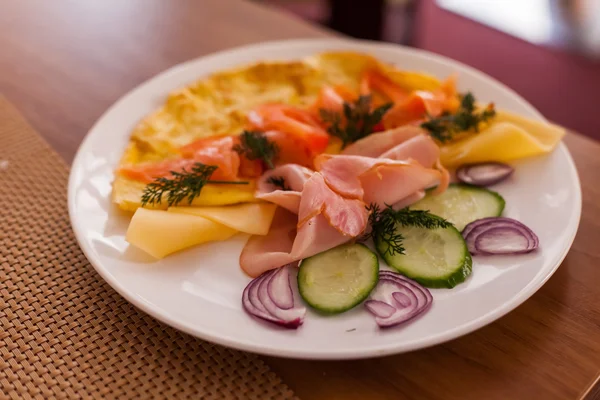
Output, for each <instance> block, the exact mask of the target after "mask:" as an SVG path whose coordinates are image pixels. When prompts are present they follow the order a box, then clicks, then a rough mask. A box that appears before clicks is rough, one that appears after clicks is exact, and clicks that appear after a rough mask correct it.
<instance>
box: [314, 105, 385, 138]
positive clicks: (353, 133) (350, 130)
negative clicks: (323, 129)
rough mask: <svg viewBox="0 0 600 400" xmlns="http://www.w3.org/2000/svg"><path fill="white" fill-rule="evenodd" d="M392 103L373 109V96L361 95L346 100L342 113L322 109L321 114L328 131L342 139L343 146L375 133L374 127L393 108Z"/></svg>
mask: <svg viewBox="0 0 600 400" xmlns="http://www.w3.org/2000/svg"><path fill="white" fill-rule="evenodd" d="M392 106H393V104H392V103H387V104H384V105H382V106H379V107H377V108H376V109H374V110H373V111H371V96H370V95H368V96H360V97H359V98H358V99H357V100H356V101H355V102H354V103H347V102H345V103H344V105H343V107H342V110H343V111H342V113H341V114H343V117H344V118H342V115H341V114H340V113H336V112H332V111H329V110H325V109H320V110H319V114H320V116H321V119H322V120H323V122H325V123H327V124H328V128H327V131H328V132H329V134H330V135H332V136H335V137H338V138H340V139H341V140H342V148H344V147H346V146H347V145H349V144H351V143H354V142H356V141H357V140H359V139H362V138H364V137H366V136H369V135H370V134H371V133H373V128H374V127H375V125H377V124H378V123H379V122H381V119H382V118H383V116H384V115H385V113H386V112H387V111H388V110H389V109H390V108H392Z"/></svg>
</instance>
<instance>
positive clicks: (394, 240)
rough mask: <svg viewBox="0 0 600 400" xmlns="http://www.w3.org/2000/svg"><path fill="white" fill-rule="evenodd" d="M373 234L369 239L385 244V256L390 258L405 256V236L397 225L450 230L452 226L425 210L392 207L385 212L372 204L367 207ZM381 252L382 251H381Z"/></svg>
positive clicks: (386, 208) (371, 233)
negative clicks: (403, 243)
mask: <svg viewBox="0 0 600 400" xmlns="http://www.w3.org/2000/svg"><path fill="white" fill-rule="evenodd" d="M367 210H368V211H369V212H370V214H369V224H370V225H371V232H370V233H369V235H368V236H367V238H368V237H372V238H373V240H374V241H377V242H380V243H383V244H384V246H385V251H384V252H383V255H387V254H389V255H390V256H393V255H396V254H404V246H402V241H403V240H404V236H402V234H400V233H398V231H397V230H396V225H397V224H400V225H402V226H416V227H419V228H425V229H436V228H448V227H449V226H452V224H451V223H450V222H448V221H446V220H445V219H443V218H441V217H438V216H437V215H433V214H431V213H430V212H429V211H425V210H410V209H409V208H408V207H407V208H403V209H401V210H394V209H393V208H392V206H389V205H388V206H386V207H385V208H384V209H383V210H381V209H380V207H379V206H378V205H377V204H374V203H371V204H370V205H368V206H367ZM380 250H381V249H380Z"/></svg>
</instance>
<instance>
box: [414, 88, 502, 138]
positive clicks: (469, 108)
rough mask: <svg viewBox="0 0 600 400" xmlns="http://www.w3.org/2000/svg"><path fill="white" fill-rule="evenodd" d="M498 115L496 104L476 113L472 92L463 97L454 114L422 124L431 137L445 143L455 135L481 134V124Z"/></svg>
mask: <svg viewBox="0 0 600 400" xmlns="http://www.w3.org/2000/svg"><path fill="white" fill-rule="evenodd" d="M495 115H496V110H495V108H494V103H490V104H488V106H487V107H486V108H485V109H484V110H483V111H481V112H476V111H475V96H473V94H472V93H471V92H468V93H466V94H465V95H463V96H462V99H461V102H460V107H459V108H458V110H457V111H456V113H454V114H449V113H445V114H442V115H440V116H439V117H435V118H429V119H428V120H427V121H425V122H423V123H422V124H421V127H422V128H424V129H427V130H428V131H429V133H430V134H431V136H433V137H434V138H435V139H437V140H439V141H440V142H442V143H445V142H447V141H449V140H451V139H452V138H453V137H454V135H455V134H457V133H460V132H465V131H469V130H473V131H475V132H479V124H480V123H482V122H486V121H488V120H489V119H490V118H492V117H494V116H495Z"/></svg>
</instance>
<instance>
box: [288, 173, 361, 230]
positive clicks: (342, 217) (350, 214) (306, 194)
mask: <svg viewBox="0 0 600 400" xmlns="http://www.w3.org/2000/svg"><path fill="white" fill-rule="evenodd" d="M317 215H323V216H324V217H325V219H326V220H327V222H328V223H329V225H331V226H332V227H333V228H335V229H336V230H338V231H339V232H340V233H341V234H343V235H345V236H350V237H356V236H358V235H360V234H361V233H362V232H363V231H364V230H365V227H366V226H367V220H368V218H369V214H368V212H367V210H366V207H365V204H364V203H363V202H362V201H360V200H356V199H348V198H345V197H342V196H340V195H339V194H338V193H336V192H334V191H333V190H331V189H330V188H329V186H327V184H326V183H325V179H324V178H323V175H321V174H319V173H315V174H313V176H311V177H310V179H309V180H308V181H307V182H306V184H305V185H304V191H303V192H302V200H301V201H300V211H299V213H298V228H302V227H303V226H304V225H305V224H306V223H307V222H308V221H310V220H311V219H312V218H313V217H315V216H317Z"/></svg>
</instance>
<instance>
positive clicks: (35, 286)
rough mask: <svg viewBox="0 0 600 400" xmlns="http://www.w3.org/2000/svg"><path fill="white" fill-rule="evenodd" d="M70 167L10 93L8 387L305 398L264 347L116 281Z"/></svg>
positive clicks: (4, 367)
mask: <svg viewBox="0 0 600 400" xmlns="http://www.w3.org/2000/svg"><path fill="white" fill-rule="evenodd" d="M67 177H68V168H67V166H66V165H65V163H64V162H63V161H62V160H61V159H60V158H59V157H58V155H56V153H54V152H53V151H52V150H51V149H50V147H49V146H48V145H47V143H46V142H44V140H43V139H42V138H41V137H40V136H38V135H37V134H36V133H35V132H34V131H33V129H32V128H31V127H30V126H28V125H27V123H26V122H25V121H24V120H23V118H22V117H21V116H20V115H19V114H18V113H17V111H16V110H15V109H14V108H13V107H12V106H11V105H10V104H8V102H7V101H6V100H4V99H2V98H1V97H0V398H2V399H4V398H13V399H29V398H36V399H37V398H40V399H52V398H57V399H66V398H68V399H71V398H118V399H150V398H169V399H171V398H173V399H187V398H194V399H199V398H201V399H205V398H206V399H228V398H231V399H234V398H235V399H238V398H239V399H291V398H294V395H293V393H292V392H291V391H290V389H289V388H288V387H287V386H286V385H285V384H283V383H282V381H281V380H280V379H279V378H278V377H277V376H276V375H275V374H274V373H273V372H272V371H271V370H270V369H269V368H268V367H267V366H266V365H265V364H264V363H263V361H262V360H260V359H259V358H258V357H255V356H253V355H250V354H246V353H242V352H237V351H233V350H230V349H226V348H223V347H220V346H217V345H213V344H210V343H207V342H204V341H201V340H198V339H196V338H193V337H191V336H188V335H186V334H184V333H181V332H179V331H176V330H174V329H172V328H170V327H168V326H166V325H163V324H161V323H160V322H158V321H156V320H154V319H152V318H151V317H150V316H148V315H146V314H144V313H142V312H140V311H139V310H137V309H136V308H135V307H133V306H132V305H131V304H129V303H128V302H127V301H126V300H124V299H123V298H122V297H121V296H120V295H119V294H117V293H116V292H115V291H114V290H112V288H111V287H110V286H109V285H108V284H107V283H105V282H104V281H103V280H102V278H100V276H99V275H98V274H97V273H96V272H95V271H94V269H93V267H92V266H91V265H90V264H89V263H88V261H87V260H86V258H85V256H84V255H83V253H82V252H81V250H80V249H79V246H78V245H77V242H76V240H75V237H74V235H73V232H72V231H71V226H70V224H69V218H68V215H67V195H66V193H67V189H66V186H67Z"/></svg>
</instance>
